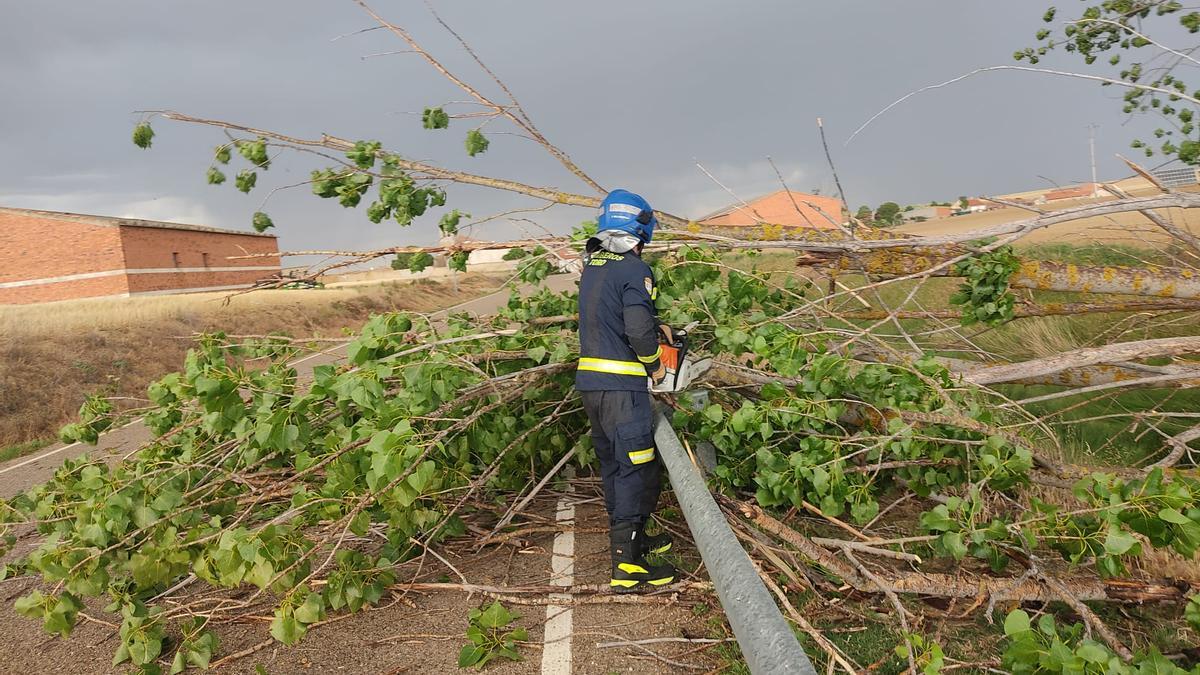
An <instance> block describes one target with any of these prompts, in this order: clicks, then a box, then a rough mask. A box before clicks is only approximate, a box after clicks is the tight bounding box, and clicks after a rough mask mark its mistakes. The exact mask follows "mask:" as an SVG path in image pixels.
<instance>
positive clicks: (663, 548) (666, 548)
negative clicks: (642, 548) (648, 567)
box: [650, 541, 671, 553]
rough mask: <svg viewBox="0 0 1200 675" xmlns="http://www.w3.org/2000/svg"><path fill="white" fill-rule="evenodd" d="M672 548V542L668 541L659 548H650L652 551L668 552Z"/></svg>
mask: <svg viewBox="0 0 1200 675" xmlns="http://www.w3.org/2000/svg"><path fill="white" fill-rule="evenodd" d="M670 550H671V542H669V541H668V542H667V543H665V544H663V545H662V546H659V547H658V548H652V549H650V552H651V553H666V552H667V551H670Z"/></svg>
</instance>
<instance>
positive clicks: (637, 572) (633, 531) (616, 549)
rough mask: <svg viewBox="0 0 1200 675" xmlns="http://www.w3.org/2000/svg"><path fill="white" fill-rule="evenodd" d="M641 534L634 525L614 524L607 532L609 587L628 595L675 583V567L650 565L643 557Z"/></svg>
mask: <svg viewBox="0 0 1200 675" xmlns="http://www.w3.org/2000/svg"><path fill="white" fill-rule="evenodd" d="M642 538H643V535H642V532H641V528H640V527H638V526H637V524H636V523H617V524H616V525H614V526H613V527H612V529H611V530H610V531H609V545H610V546H611V547H612V579H611V580H610V581H609V586H611V587H612V589H613V590H614V591H616V592H618V593H629V592H632V591H637V590H640V589H642V588H645V587H647V586H665V585H666V584H669V583H671V582H672V581H674V580H675V568H674V567H672V566H670V565H651V564H650V563H649V562H647V561H646V558H645V556H644V555H643V554H642V546H643V544H642V541H641V540H642Z"/></svg>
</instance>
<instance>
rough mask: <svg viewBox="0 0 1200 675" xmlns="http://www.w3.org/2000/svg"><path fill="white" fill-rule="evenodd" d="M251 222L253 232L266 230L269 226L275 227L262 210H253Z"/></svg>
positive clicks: (269, 217)
mask: <svg viewBox="0 0 1200 675" xmlns="http://www.w3.org/2000/svg"><path fill="white" fill-rule="evenodd" d="M251 224H252V225H253V226H254V231H255V232H266V231H267V230H269V229H270V228H272V227H275V223H273V222H271V216H268V215H267V214H265V213H263V212H262V211H255V212H254V219H253V220H252V221H251Z"/></svg>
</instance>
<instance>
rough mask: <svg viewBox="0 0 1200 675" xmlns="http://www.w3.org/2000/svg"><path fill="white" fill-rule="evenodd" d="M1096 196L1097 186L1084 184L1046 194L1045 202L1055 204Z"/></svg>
mask: <svg viewBox="0 0 1200 675" xmlns="http://www.w3.org/2000/svg"><path fill="white" fill-rule="evenodd" d="M1095 194H1096V185H1095V184H1094V183H1084V184H1082V185H1073V186H1071V187H1065V188H1059V189H1058V190H1051V191H1049V192H1047V193H1046V194H1045V196H1044V199H1045V201H1048V202H1053V201H1057V200H1059V199H1082V198H1084V197H1092V196H1094V195H1095Z"/></svg>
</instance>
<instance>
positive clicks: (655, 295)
mask: <svg viewBox="0 0 1200 675" xmlns="http://www.w3.org/2000/svg"><path fill="white" fill-rule="evenodd" d="M650 299H651V300H657V299H658V286H655V287H654V288H651V289H650Z"/></svg>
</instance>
